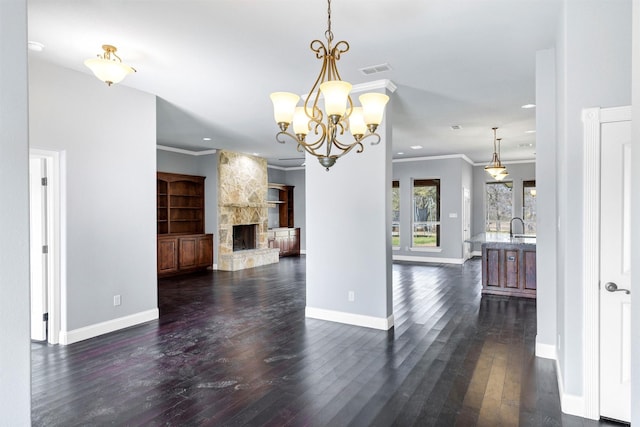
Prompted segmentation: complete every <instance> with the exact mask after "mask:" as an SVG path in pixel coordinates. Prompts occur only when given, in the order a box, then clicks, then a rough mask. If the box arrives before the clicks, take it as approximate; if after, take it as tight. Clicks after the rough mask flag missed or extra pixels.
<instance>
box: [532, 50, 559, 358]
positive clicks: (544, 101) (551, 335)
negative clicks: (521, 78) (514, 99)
mask: <svg viewBox="0 0 640 427" xmlns="http://www.w3.org/2000/svg"><path fill="white" fill-rule="evenodd" d="M555 54H556V53H555V50H554V49H548V50H543V51H539V52H538V53H537V55H536V171H535V172H536V189H537V192H538V194H537V196H536V203H537V224H536V227H537V241H536V243H537V253H536V267H537V269H536V278H537V287H538V289H537V291H536V297H537V304H536V309H537V317H538V327H537V337H536V344H537V345H538V348H537V351H536V353H537V354H543V353H544V354H545V355H546V357H550V356H553V357H555V356H554V355H555V346H556V335H557V329H556V322H557V303H556V293H557V290H556V288H557V284H556V245H557V242H556V218H557V208H556V198H557V186H556V182H557V177H556V153H555V149H556V122H555V118H556V105H555V99H556V87H555V72H556V69H555ZM541 346H545V347H544V348H542V347H541Z"/></svg>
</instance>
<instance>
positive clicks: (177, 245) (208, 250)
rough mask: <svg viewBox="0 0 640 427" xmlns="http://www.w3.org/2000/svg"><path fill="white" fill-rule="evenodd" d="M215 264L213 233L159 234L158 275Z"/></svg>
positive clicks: (187, 271) (168, 274)
mask: <svg viewBox="0 0 640 427" xmlns="http://www.w3.org/2000/svg"><path fill="white" fill-rule="evenodd" d="M212 264H213V234H194V235H190V234H186V235H179V236H176V235H164V236H158V277H164V276H172V275H175V274H182V273H191V272H193V271H197V270H203V269H206V268H208V267H210V266H211V265H212Z"/></svg>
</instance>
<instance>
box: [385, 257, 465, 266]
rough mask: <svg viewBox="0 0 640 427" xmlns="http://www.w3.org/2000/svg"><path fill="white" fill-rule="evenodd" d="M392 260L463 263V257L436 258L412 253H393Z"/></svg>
mask: <svg viewBox="0 0 640 427" xmlns="http://www.w3.org/2000/svg"><path fill="white" fill-rule="evenodd" d="M393 260H394V261H409V262H435V263H439V264H464V261H465V260H464V258H437V257H427V256H413V255H393Z"/></svg>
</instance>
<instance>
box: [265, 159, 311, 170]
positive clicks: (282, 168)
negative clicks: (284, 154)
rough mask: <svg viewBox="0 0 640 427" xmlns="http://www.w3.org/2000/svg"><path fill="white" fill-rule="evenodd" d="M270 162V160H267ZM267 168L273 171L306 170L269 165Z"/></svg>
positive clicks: (297, 167)
mask: <svg viewBox="0 0 640 427" xmlns="http://www.w3.org/2000/svg"><path fill="white" fill-rule="evenodd" d="M300 160H304V159H300ZM267 161H269V160H267ZM267 168H271V169H278V170H281V171H295V170H304V166H291V167H289V166H276V165H269V164H268V165H267Z"/></svg>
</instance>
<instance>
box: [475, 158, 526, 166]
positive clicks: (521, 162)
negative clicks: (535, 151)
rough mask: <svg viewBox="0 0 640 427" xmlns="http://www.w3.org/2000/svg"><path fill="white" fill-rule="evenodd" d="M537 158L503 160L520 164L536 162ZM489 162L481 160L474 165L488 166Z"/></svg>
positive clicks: (506, 163)
mask: <svg viewBox="0 0 640 427" xmlns="http://www.w3.org/2000/svg"><path fill="white" fill-rule="evenodd" d="M535 162H536V159H522V160H504V161H502V164H503V165H520V164H527V163H535ZM488 164H489V162H480V163H474V164H473V166H486V165H488Z"/></svg>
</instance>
